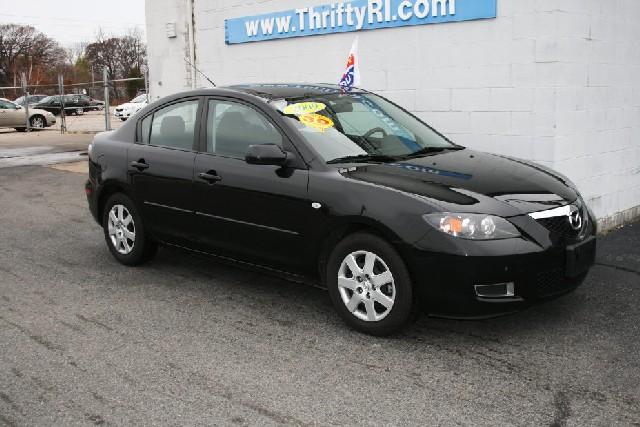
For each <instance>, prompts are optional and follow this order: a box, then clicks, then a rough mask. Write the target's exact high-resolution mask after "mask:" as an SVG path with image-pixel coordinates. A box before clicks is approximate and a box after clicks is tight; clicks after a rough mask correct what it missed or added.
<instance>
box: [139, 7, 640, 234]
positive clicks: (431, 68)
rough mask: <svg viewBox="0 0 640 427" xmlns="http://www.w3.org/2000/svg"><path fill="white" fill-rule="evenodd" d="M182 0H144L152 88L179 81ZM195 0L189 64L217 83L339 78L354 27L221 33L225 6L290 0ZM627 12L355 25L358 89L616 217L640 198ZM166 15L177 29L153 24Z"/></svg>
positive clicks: (637, 71) (228, 12)
mask: <svg viewBox="0 0 640 427" xmlns="http://www.w3.org/2000/svg"><path fill="white" fill-rule="evenodd" d="M186 1H188V0H161V1H158V0H153V1H151V0H147V26H148V28H147V32H148V35H149V36H148V37H149V53H150V68H151V88H152V95H153V96H162V95H165V94H167V93H171V92H175V91H179V90H183V89H185V88H186V87H188V86H189V82H188V81H187V78H188V73H186V72H185V66H184V61H183V57H184V56H185V55H186V54H187V53H186V52H188V51H186V50H185V46H186V45H185V40H186V38H185V35H186V16H185V14H184V11H185V10H186ZM309 1H310V2H311V3H309ZM309 1H307V2H305V4H307V3H309V5H312V4H314V3H318V4H321V3H326V2H323V1H322V0H317V1H315V2H314V0H309ZM194 2H195V16H196V24H195V31H196V38H195V42H196V57H197V58H196V62H197V65H198V67H200V68H201V69H202V70H203V71H204V72H205V73H206V74H207V75H209V76H210V77H211V78H212V79H213V80H214V81H215V82H216V83H218V84H219V85H226V84H233V83H243V82H337V81H338V79H339V76H340V74H341V71H342V68H343V66H344V62H345V61H346V55H347V52H348V50H349V47H350V46H351V42H352V40H353V38H354V34H353V33H347V34H334V35H326V36H314V37H304V38H294V39H286V40H276V41H267V42H259V43H250V44H244V45H233V46H228V45H225V43H224V19H225V18H231V17H237V16H244V15H255V14H259V13H266V12H274V11H280V10H286V9H293V8H296V7H300V0H278V1H276V0H259V1H258V0H194ZM638 14H640V1H638V0H606V1H604V0H498V15H499V16H498V18H497V19H494V20H484V21H473V22H462V23H450V24H442V25H427V26H418V27H404V28H394V29H385V30H376V31H368V32H361V33H360V56H361V73H362V77H363V87H365V88H367V89H370V90H374V91H378V92H380V93H382V94H384V95H386V96H388V97H389V98H390V99H392V100H394V101H396V102H398V103H400V104H402V105H404V106H406V107H407V108H408V109H410V110H412V111H414V112H415V113H416V114H417V115H418V116H420V117H421V118H423V119H424V120H426V121H428V122H430V123H431V124H433V125H434V126H435V127H436V128H438V129H440V130H441V131H443V132H444V133H446V134H447V135H448V136H450V137H451V138H452V139H453V140H455V141H457V142H459V143H461V144H463V145H467V146H469V147H471V148H476V149H481V150H487V151H492V152H499V153H503V154H508V155H513V156H518V157H523V158H528V159H532V160H535V161H538V162H541V163H543V164H545V165H549V166H552V167H554V168H556V169H558V170H559V171H561V172H563V173H565V174H566V175H568V176H569V177H570V178H572V179H573V180H574V181H575V182H576V184H577V185H578V187H579V188H580V190H581V191H582V193H583V194H584V196H585V198H586V199H587V200H588V202H589V204H590V206H591V207H592V208H593V209H594V211H595V213H596V215H597V216H598V217H599V218H603V219H604V218H608V219H611V218H615V215H616V214H617V213H618V212H622V211H626V210H629V209H631V208H633V207H636V206H639V205H640V43H638V40H640V25H637V23H636V22H635V17H636V16H638ZM168 20H174V21H176V22H177V23H178V27H179V29H180V30H179V37H178V39H167V38H166V37H165V36H164V23H165V22H166V21H168ZM180 24H181V25H182V27H180ZM181 43H182V46H180V44H181ZM159 81H162V86H159V85H158V82H159ZM197 86H207V84H206V82H205V81H204V79H202V78H198V79H197ZM610 223H611V221H609V222H607V224H610Z"/></svg>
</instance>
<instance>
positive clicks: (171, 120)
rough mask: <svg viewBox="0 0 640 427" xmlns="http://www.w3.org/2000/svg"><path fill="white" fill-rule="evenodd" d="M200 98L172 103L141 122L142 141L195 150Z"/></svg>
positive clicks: (161, 145)
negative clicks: (194, 141)
mask: <svg viewBox="0 0 640 427" xmlns="http://www.w3.org/2000/svg"><path fill="white" fill-rule="evenodd" d="M197 113H198V100H192V101H184V102H179V103H176V104H171V105H169V106H167V107H164V108H161V109H159V110H157V111H156V112H155V113H153V115H150V116H147V117H145V118H144V119H143V120H142V123H141V126H140V127H141V134H142V135H141V136H142V140H141V142H142V143H143V144H150V145H157V146H160V147H170V148H178V149H181V150H193V140H194V135H195V129H196V115H197Z"/></svg>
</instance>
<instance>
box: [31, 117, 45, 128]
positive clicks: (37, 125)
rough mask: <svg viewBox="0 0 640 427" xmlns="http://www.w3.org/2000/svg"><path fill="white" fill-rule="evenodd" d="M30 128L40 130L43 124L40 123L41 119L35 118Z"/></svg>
mask: <svg viewBox="0 0 640 427" xmlns="http://www.w3.org/2000/svg"><path fill="white" fill-rule="evenodd" d="M31 126H32V127H34V128H42V127H44V123H42V119H41V118H40V117H36V118H35V119H33V121H32V122H31Z"/></svg>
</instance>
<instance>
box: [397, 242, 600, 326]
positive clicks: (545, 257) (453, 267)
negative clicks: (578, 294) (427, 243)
mask: <svg viewBox="0 0 640 427" xmlns="http://www.w3.org/2000/svg"><path fill="white" fill-rule="evenodd" d="M511 240H522V239H511ZM585 242H587V243H586V244H585V247H586V250H585V251H583V252H584V253H583V255H584V256H585V257H586V262H585V267H583V268H582V269H581V270H580V271H579V272H577V273H576V272H573V271H571V266H570V265H569V264H571V263H570V262H569V259H568V257H570V256H568V255H567V253H568V252H567V249H566V247H560V246H557V247H555V246H552V247H549V248H547V249H546V250H540V248H539V247H537V249H534V250H530V251H529V252H527V251H523V249H526V248H527V247H529V248H531V246H532V245H527V244H526V243H527V242H525V241H524V240H522V242H521V243H518V242H507V241H503V242H499V241H498V242H493V243H494V244H495V246H497V248H494V250H493V251H492V252H493V253H492V255H491V256H465V255H451V254H442V253H429V252H424V251H421V250H418V249H415V248H414V249H411V250H409V253H407V254H405V259H406V260H407V262H408V264H409V269H410V271H411V273H412V277H413V280H414V283H415V284H416V290H417V292H418V297H419V299H420V303H421V305H422V307H423V309H424V311H426V312H427V313H429V314H432V315H440V316H446V317H454V318H483V317H492V316H498V315H502V314H506V313H510V312H514V311H519V310H522V309H524V308H526V307H529V306H531V305H533V304H536V303H540V302H544V301H547V300H549V299H553V298H556V297H558V296H561V295H563V294H566V293H568V292H571V291H573V290H574V289H576V288H577V287H578V286H580V285H581V284H582V282H583V281H584V278H585V277H586V272H587V271H588V269H589V268H590V266H591V265H593V260H594V258H595V248H596V245H595V237H594V236H590V237H588V238H586V239H585ZM476 243H477V242H469V244H471V245H472V244H476ZM514 245H515V247H514ZM587 246H588V247H587ZM500 250H502V253H500ZM498 284H509V289H513V293H512V294H511V293H510V294H509V295H508V296H506V295H505V296H503V297H490V298H487V297H486V296H480V295H478V294H479V293H480V292H479V290H478V289H482V288H478V289H477V288H476V287H477V286H481V287H482V286H487V285H498ZM484 289H487V288H484Z"/></svg>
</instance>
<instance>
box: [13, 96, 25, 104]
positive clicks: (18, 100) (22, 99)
mask: <svg viewBox="0 0 640 427" xmlns="http://www.w3.org/2000/svg"><path fill="white" fill-rule="evenodd" d="M22 101H24V96H21V97H20V98H16V100H15V101H13V102H15V103H16V104H22Z"/></svg>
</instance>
